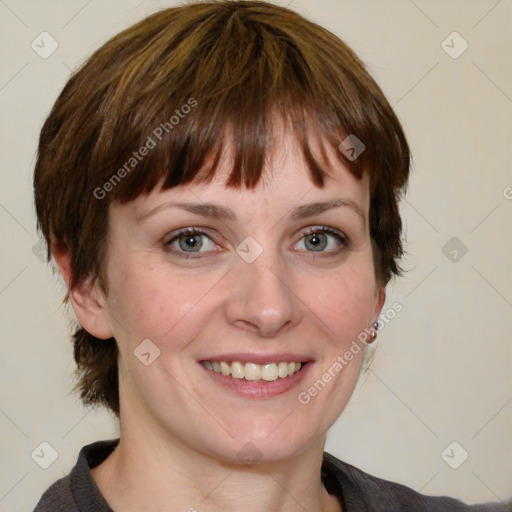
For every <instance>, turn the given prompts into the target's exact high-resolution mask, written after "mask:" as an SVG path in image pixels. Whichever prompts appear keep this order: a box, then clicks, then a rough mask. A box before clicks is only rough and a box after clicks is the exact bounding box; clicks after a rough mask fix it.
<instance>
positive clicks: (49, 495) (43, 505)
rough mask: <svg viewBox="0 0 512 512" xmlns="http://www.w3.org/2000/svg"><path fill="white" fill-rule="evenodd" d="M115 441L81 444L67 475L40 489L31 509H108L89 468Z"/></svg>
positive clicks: (55, 511)
mask: <svg viewBox="0 0 512 512" xmlns="http://www.w3.org/2000/svg"><path fill="white" fill-rule="evenodd" d="M118 442H119V439H113V440H109V441H97V442H95V443H92V444H89V445H87V446H84V447H83V448H82V449H81V450H80V454H79V455H78V460H77V462H76V464H75V466H74V467H73V469H72V470H71V472H70V473H69V475H67V476H65V477H64V478H61V479H60V480H57V481H56V482H55V483H54V484H52V485H51V486H50V487H49V488H48V489H47V490H46V491H45V492H44V494H43V495H42V496H41V499H40V500H39V502H38V503H37V505H36V508H35V509H34V511H33V512H85V511H89V512H111V509H110V507H109V506H108V504H107V502H106V501H105V499H104V498H103V496H102V495H101V493H100V491H99V489H98V487H97V486H96V483H95V482H94V480H93V478H92V475H91V469H92V468H93V467H95V466H97V465H98V464H100V463H101V462H102V461H103V460H104V459H106V457H108V455H109V454H110V453H111V452H112V451H113V450H114V448H115V447H116V446H117V444H118Z"/></svg>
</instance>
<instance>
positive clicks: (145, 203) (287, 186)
mask: <svg viewBox="0 0 512 512" xmlns="http://www.w3.org/2000/svg"><path fill="white" fill-rule="evenodd" d="M310 144H311V149H312V152H313V154H314V157H315V159H316V160H317V161H318V162H319V163H320V164H321V165H322V167H323V169H325V170H326V171H327V176H326V178H325V183H324V186H323V187H320V186H318V185H316V184H315V183H313V180H312V178H311V173H310V170H309V167H308V165H307V162H306V161H305V158H304V155H303V151H302V148H301V145H300V142H299V141H298V140H297V138H296V137H295V135H294V133H293V132H292V131H287V130H281V131H279V132H278V133H277V134H276V137H275V138H274V143H273V146H272V148H271V150H270V151H269V152H268V154H267V158H266V162H265V165H264V168H263V173H262V176H261V180H260V181H259V182H258V184H257V185H256V187H255V188H254V189H248V188H245V187H240V188H235V187H232V186H228V184H227V183H228V180H229V177H230V174H231V172H232V168H233V155H234V151H233V143H231V144H228V145H226V147H225V148H224V150H223V152H222V155H221V158H220V161H219V165H218V167H217V170H216V172H215V175H214V176H213V178H212V179H211V180H209V181H203V178H204V177H205V173H204V172H203V171H199V173H198V175H197V176H196V178H195V180H194V181H193V182H191V183H188V184H186V185H180V186H176V187H173V188H170V189H162V186H161V185H162V183H160V184H159V185H158V186H157V187H155V188H154V189H153V190H152V191H151V192H150V193H149V194H147V195H141V196H139V197H137V198H136V199H135V200H133V201H131V202H130V203H131V207H132V209H133V211H134V214H135V215H136V216H137V217H138V218H140V217H141V216H144V215H145V214H146V212H148V210H151V209H152V208H158V207H159V205H164V204H165V203H166V201H171V200H176V201H193V202H194V203H202V202H203V203H209V204H211V203H216V204H224V205H226V206H228V207H229V208H230V209H231V210H239V211H240V212H248V211H251V212H253V213H254V212H256V211H264V212H268V213H269V214H270V213H271V212H272V213H276V214H277V215H279V214H283V211H288V210H291V209H293V208H294V207H295V208H296V207H298V206H300V205H301V204H306V203H312V202H317V201H318V202H319V201H334V200H340V199H341V200H346V201H348V202H350V203H353V205H354V206H355V208H356V209H359V210H360V212H361V213H362V214H363V215H364V216H365V217H367V213H368V208H369V180H368V176H367V174H366V173H363V177H362V178H361V179H357V178H356V177H355V176H354V175H353V174H352V173H351V172H350V171H349V169H348V168H347V167H346V166H345V165H344V164H343V163H342V162H341V161H340V159H339V158H338V157H337V155H336V154H335V151H336V148H333V147H332V146H331V145H329V144H326V143H325V142H324V141H323V140H321V139H320V137H318V136H315V135H314V134H313V135H312V136H310ZM205 168H207V165H206V166H205Z"/></svg>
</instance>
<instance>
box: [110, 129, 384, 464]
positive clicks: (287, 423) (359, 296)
mask: <svg viewBox="0 0 512 512" xmlns="http://www.w3.org/2000/svg"><path fill="white" fill-rule="evenodd" d="M277 147H278V148H279V149H278V150H277V151H276V152H275V153H273V155H272V157H271V158H270V159H269V163H268V167H267V168H266V169H265V174H264V176H263V178H264V179H262V180H261V181H260V183H259V184H258V187H257V188H256V189H255V190H253V191H250V190H243V189H242V190H235V189H231V188H227V187H226V186H225V180H226V178H227V176H228V174H227V172H225V171H223V169H230V168H231V167H230V166H229V165H227V164H228V163H229V153H226V154H225V155H224V157H225V158H224V160H223V162H222V163H221V166H220V167H219V170H218V172H217V174H216V176H215V178H214V180H213V181H212V182H210V183H196V184H192V185H190V184H189V185H186V186H180V187H175V188H172V189H170V190H161V189H160V188H158V189H155V190H154V191H153V192H151V193H150V194H149V195H147V196H139V197H138V198H137V199H136V200H134V201H132V202H129V203H127V204H124V205H120V204H118V203H115V204H113V205H112V207H111V213H110V220H109V222H110V224H109V240H108V249H107V258H106V275H107V282H108V288H109V294H108V297H106V299H105V301H106V302H105V305H104V307H105V310H106V311H107V313H108V317H109V319H110V320H109V322H110V324H111V329H112V331H113V335H114V336H115V338H116V340H117V342H118V345H119V350H120V374H121V375H124V376H123V377H122V378H121V380H120V397H121V424H123V422H130V427H131V428H137V426H138V427H140V428H141V429H144V430H146V431H150V432H152V433H153V434H157V435H158V436H161V437H163V438H164V439H165V440H167V441H169V442H172V443H178V444H180V446H185V447H189V448H190V449H193V450H197V451H198V452H201V453H203V454H206V455H208V456H213V457H215V458H219V459H224V460H230V461H237V460H240V458H241V457H242V456H244V455H247V454H246V453H245V452H246V451H247V450H249V451H251V450H254V452H255V453H253V454H251V453H249V456H251V455H252V456H253V457H262V458H263V460H269V461H271V460H272V461H274V460H283V459H287V458H291V457H293V456H296V455H298V454H300V453H302V452H303V451H305V450H307V449H308V448H309V447H312V446H314V445H316V444H318V443H319V442H322V441H323V439H324V436H325V433H326V431H327V429H328V428H329V427H330V425H331V424H332V423H333V422H334V421H335V420H336V418H337V417H338V415H339V414H340V412H341V411H342V410H343V408H344V407H345V405H346V404H347V402H348V400H349V398H350V395H351V393H352V391H353V389H354V386H355V384H356V382H357V379H358V376H359V374H360V370H361V365H362V361H363V357H364V350H359V351H358V352H356V351H355V350H352V352H353V354H352V356H353V357H352V358H351V360H350V361H346V358H345V362H344V364H343V365H342V368H341V369H339V366H338V365H336V361H338V362H339V361H340V356H343V354H344V353H345V352H346V351H347V350H349V349H350V347H351V345H352V346H353V342H354V340H357V336H358V335H359V334H360V333H361V332H362V331H364V329H365V328H367V327H368V326H369V325H371V323H372V322H373V321H375V320H376V318H377V316H378V313H379V311H380V308H381V307H382V297H383V294H382V293H379V290H378V287H377V285H376V281H375V272H374V267H373V259H372V248H371V242H370V236H369V225H368V210H369V192H368V183H367V181H366V180H365V179H363V180H361V181H357V180H356V179H355V178H354V177H353V176H352V175H351V174H350V173H349V172H348V170H347V169H346V168H344V167H343V166H342V165H341V164H340V163H339V162H338V160H337V159H335V157H334V155H332V154H330V160H331V162H330V166H331V167H330V168H331V169H332V170H333V172H332V175H333V178H332V179H331V178H327V181H326V185H325V186H324V187H323V188H319V187H317V186H315V185H314V184H313V183H312V181H311V178H310V174H309V170H308V168H307V166H306V164H305V162H304V161H303V160H302V158H301V151H300V150H299V148H298V146H297V144H296V142H295V140H294V139H293V138H292V137H291V136H289V135H286V134H285V135H283V136H282V141H281V143H280V144H278V145H277ZM223 164H224V165H223ZM143 340H150V341H144V344H143V345H140V344H141V342H143ZM141 353H142V354H144V355H142V356H141ZM135 354H138V355H139V357H136V355H135ZM141 359H142V362H141ZM144 363H145V364H144ZM294 363H295V364H294ZM297 363H300V364H297ZM326 374H328V375H330V377H331V378H329V377H326ZM319 380H320V381H321V383H320V384H319V383H318V381H319ZM315 383H316V386H315ZM312 387H313V388H314V389H316V392H315V391H311V392H310V391H308V390H310V388H312ZM134 423H135V424H136V425H134ZM247 443H251V445H248V444H247ZM244 447H245V448H244ZM254 447H256V448H254ZM244 450H245V452H244Z"/></svg>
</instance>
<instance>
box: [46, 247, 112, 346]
mask: <svg viewBox="0 0 512 512" xmlns="http://www.w3.org/2000/svg"><path fill="white" fill-rule="evenodd" d="M52 254H53V257H54V259H55V261H56V263H57V266H58V267H59V270H60V273H61V275H62V278H63V279H64V282H65V283H66V287H67V289H68V296H69V300H70V301H71V305H72V306H73V310H74V312H75V315H76V317H77V319H78V322H79V323H80V325H81V326H82V327H83V328H84V329H85V330H86V331H87V332H89V333H90V334H92V335H93V336H95V337H96V338H99V339H108V338H112V337H113V336H114V333H113V330H112V327H111V324H110V319H109V315H108V312H107V310H106V308H105V301H104V296H103V293H102V291H101V290H100V289H99V287H98V285H97V283H95V282H94V281H93V280H92V279H86V280H83V281H81V282H79V283H76V284H75V285H74V286H73V287H72V288H71V287H70V283H71V254H70V252H69V250H68V249H67V248H66V247H63V246H62V244H54V243H52Z"/></svg>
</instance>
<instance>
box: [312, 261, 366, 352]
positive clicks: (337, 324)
mask: <svg viewBox="0 0 512 512" xmlns="http://www.w3.org/2000/svg"><path fill="white" fill-rule="evenodd" d="M310 289H311V288H310ZM374 304H375V280H374V278H373V274H372V272H371V271H368V272H365V271H362V270H360V269H357V268H351V269H349V270H348V271H347V272H343V273H340V274H339V275H338V276H331V277H330V278H329V279H328V280H323V281H322V282H318V283H317V284H316V285H315V287H314V299H310V300H309V301H308V306H309V307H310V308H311V310H312V311H313V312H314V314H315V315H316V316H318V317H319V318H320V319H321V320H322V321H323V323H324V324H325V325H326V326H327V327H328V328H329V332H330V334H331V336H330V337H331V339H333V340H334V343H335V344H336V345H337V346H338V348H339V346H340V345H342V346H343V345H345V344H347V343H349V342H350V341H351V340H353V339H355V338H357V335H358V334H359V333H360V332H361V331H363V330H364V329H365V327H368V325H369V321H370V320H371V316H372V313H373V308H374Z"/></svg>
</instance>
